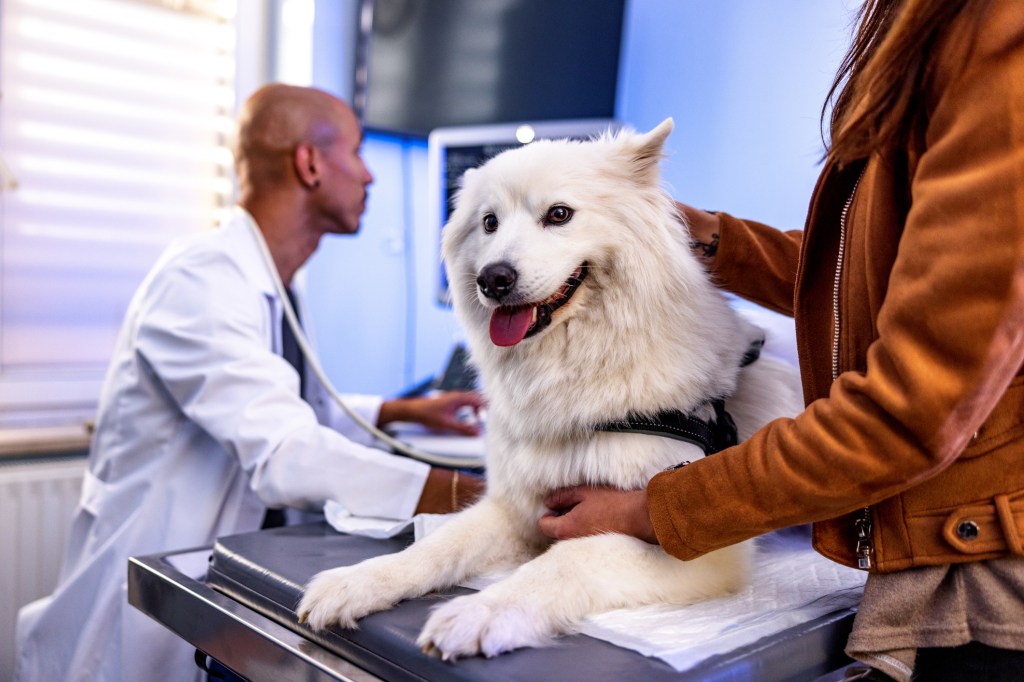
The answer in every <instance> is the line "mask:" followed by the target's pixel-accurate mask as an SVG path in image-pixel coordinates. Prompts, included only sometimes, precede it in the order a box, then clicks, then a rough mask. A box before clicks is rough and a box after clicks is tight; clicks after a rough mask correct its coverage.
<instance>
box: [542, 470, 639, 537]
mask: <svg viewBox="0 0 1024 682" xmlns="http://www.w3.org/2000/svg"><path fill="white" fill-rule="evenodd" d="M544 506H546V507H547V508H548V510H549V511H548V512H547V513H546V514H544V516H542V517H541V518H540V520H539V521H538V522H537V528H538V530H540V532H541V533H543V534H544V535H546V536H548V537H549V538H553V539H555V540H566V539H569V538H578V537H582V536H585V535H597V534H600V533H623V534H625V535H632V536H633V537H635V538H639V539H641V540H643V541H644V542H649V543H651V544H652V545H656V544H658V536H657V535H655V533H654V525H653V524H652V523H651V517H650V514H649V513H648V511H647V491H646V490H620V489H618V488H611V487H606V486H589V485H581V486H575V487H573V488H560V489H558V490H555V491H554V492H552V493H550V494H548V496H547V497H545V498H544Z"/></svg>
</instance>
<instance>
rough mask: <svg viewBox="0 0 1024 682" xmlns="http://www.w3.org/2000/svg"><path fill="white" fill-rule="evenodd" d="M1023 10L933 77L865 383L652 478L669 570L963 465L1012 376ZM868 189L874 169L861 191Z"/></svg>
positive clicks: (1019, 243)
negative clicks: (671, 558)
mask: <svg viewBox="0 0 1024 682" xmlns="http://www.w3.org/2000/svg"><path fill="white" fill-rule="evenodd" d="M1019 9H1020V8H1019V4H1018V3H1015V2H1009V1H1006V2H999V1H998V0H997V2H994V3H992V5H991V10H990V12H989V14H988V15H987V17H986V19H985V21H984V23H983V26H982V27H981V30H980V32H979V36H981V37H980V38H979V41H978V45H977V46H976V49H975V50H974V51H973V52H971V53H970V58H969V59H968V58H967V57H966V55H965V54H963V53H961V54H959V56H958V55H957V54H956V53H955V52H954V53H953V54H952V55H945V56H946V57H947V58H948V59H947V61H945V62H943V63H945V64H954V63H957V62H959V63H958V64H956V66H957V68H956V69H945V70H942V71H940V72H939V73H940V79H939V80H938V81H937V85H936V87H935V90H934V92H932V93H931V94H932V95H933V98H932V100H931V102H932V105H933V107H932V109H931V111H930V118H929V126H928V130H927V133H926V139H925V148H924V151H923V153H922V155H921V157H920V159H919V161H918V164H917V167H916V172H915V174H914V177H913V178H912V186H911V190H912V196H913V204H912V206H911V208H910V211H909V214H908V216H907V219H906V222H905V225H903V226H902V236H901V238H900V245H899V252H898V255H897V257H896V260H895V263H894V266H893V269H892V271H891V275H890V279H889V282H888V290H887V293H886V296H885V300H884V302H883V303H882V304H881V307H880V309H879V314H878V318H877V320H876V321H875V322H876V325H877V338H876V340H875V341H874V342H873V343H872V344H871V345H870V347H869V348H868V352H867V358H866V363H865V368H866V369H865V370H864V371H863V372H852V371H851V372H845V373H843V374H841V375H840V377H839V379H838V380H837V381H836V382H834V383H833V385H832V387H831V390H830V393H829V395H828V396H827V397H825V398H822V399H819V400H816V401H814V402H813V403H811V404H810V405H809V406H808V408H807V409H806V411H804V412H803V413H801V414H800V415H799V416H797V417H796V418H795V419H783V420H777V421H775V422H772V423H770V424H769V425H767V426H766V427H764V428H763V429H761V430H760V431H758V432H757V433H756V434H755V435H754V436H753V437H751V438H750V439H748V440H747V441H745V442H744V443H741V444H740V445H738V446H736V447H734V448H732V449H730V450H726V451H724V452H722V453H720V454H718V455H715V456H713V457H708V458H705V459H703V460H700V461H698V462H696V463H694V464H691V465H689V466H686V467H684V468H682V469H679V470H677V471H673V472H665V473H662V474H659V475H657V476H656V477H655V478H654V479H652V481H651V483H650V484H649V486H648V502H649V506H650V511H651V517H652V520H653V522H654V526H655V529H656V532H657V535H658V538H659V540H660V541H661V543H662V545H663V546H664V547H665V548H666V550H667V551H669V552H670V553H672V554H673V555H675V556H678V557H680V558H683V559H688V558H694V557H696V556H699V555H701V554H703V553H706V552H708V551H711V550H714V549H717V548H720V547H723V546H726V545H729V544H733V543H735V542H738V541H741V540H744V539H747V538H750V537H753V536H756V535H759V534H761V533H764V532H767V531H769V530H773V529H775V528H780V527H783V526H786V525H791V524H796V523H805V522H808V521H817V520H822V519H827V518H834V517H837V516H840V515H842V514H845V513H848V512H851V511H854V510H856V509H858V508H860V507H862V506H864V505H869V504H874V503H876V502H878V501H880V500H882V499H885V498H887V497H890V496H892V495H894V494H896V493H898V492H900V491H903V490H906V489H908V488H910V487H912V486H915V485H916V484H918V483H920V482H922V481H925V480H927V479H928V478H930V477H932V476H935V475H936V474H938V473H939V472H941V471H942V470H943V469H945V468H946V467H947V466H949V465H950V464H951V463H952V462H953V461H955V459H956V458H957V457H958V456H959V454H960V453H961V452H962V451H963V449H964V447H965V446H966V444H967V443H968V442H969V439H970V437H971V435H972V433H973V432H974V431H975V430H976V429H978V428H979V426H980V425H981V424H982V423H983V422H984V420H985V419H986V417H987V416H988V414H989V413H990V412H991V411H992V409H993V408H994V406H995V405H996V404H997V402H998V401H999V399H1000V397H1001V396H1002V395H1003V394H1004V392H1005V391H1006V389H1007V387H1008V386H1009V384H1010V382H1011V381H1012V380H1013V379H1014V377H1015V375H1016V374H1017V373H1018V371H1019V368H1020V367H1021V365H1022V363H1024V87H1022V83H1024V80H1022V79H1024V15H1021V14H1020V12H1019ZM951 73H955V74H956V77H955V78H953V77H952V76H949V74H951ZM943 76H945V80H942V77H943ZM870 174H871V165H870V164H869V166H868V170H867V174H866V175H865V178H864V184H870V179H871V178H870ZM864 184H862V187H863V186H864ZM857 209H858V206H857V202H856V200H855V203H854V207H853V211H854V212H856V211H857ZM862 210H867V207H863V209H862ZM898 227H899V226H894V228H893V229H897V228H898ZM723 245H724V236H723ZM825 342H826V343H827V341H825Z"/></svg>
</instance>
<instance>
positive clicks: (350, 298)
mask: <svg viewBox="0 0 1024 682" xmlns="http://www.w3.org/2000/svg"><path fill="white" fill-rule="evenodd" d="M484 1H486V0H484ZM854 7H855V4H854V3H852V2H845V1H843V0H776V1H774V2H765V1H764V0H716V1H715V2H699V1H697V0H630V2H629V5H628V9H627V17H626V19H627V21H626V26H625V33H624V43H623V59H622V69H621V74H620V98H619V105H618V108H617V113H618V118H619V119H620V120H621V121H623V122H625V123H627V124H629V125H632V126H634V127H636V128H638V129H647V128H650V127H653V126H655V125H657V124H658V123H659V122H660V121H661V120H662V119H664V118H666V117H668V116H671V117H673V118H674V119H675V123H676V129H675V132H674V133H673V135H672V137H671V138H670V140H669V143H668V152H669V154H670V157H669V158H668V159H667V160H666V161H665V164H664V166H663V168H664V175H665V180H666V183H667V185H668V186H669V187H670V188H671V190H672V192H673V194H674V195H675V196H676V197H677V198H679V199H680V200H681V201H685V202H687V203H692V204H694V205H697V206H701V207H705V208H709V209H719V210H728V211H729V212H731V213H734V214H736V215H740V216H744V217H750V218H756V219H758V220H762V221H764V222H767V223H769V224H772V225H775V226H776V227H779V228H785V229H789V228H799V227H801V226H802V225H803V219H804V215H805V213H806V208H807V201H808V199H809V197H810V192H811V189H812V187H813V184H814V180H815V178H816V177H817V173H818V170H819V160H820V157H821V154H822V151H823V149H822V143H821V135H820V129H819V113H820V110H821V104H822V101H823V99H824V96H825V93H826V92H827V90H828V86H829V84H830V82H831V78H832V75H833V74H834V72H835V69H836V67H837V65H838V63H839V61H840V59H841V58H842V54H843V51H844V50H845V48H846V45H847V41H848V39H849V27H850V22H851V21H852V14H851V12H852V8H854ZM333 20H335V19H334V18H332V21H333ZM337 49H338V46H337V44H336V43H335V44H334V45H333V47H332V44H331V42H330V41H325V42H324V47H323V49H321V48H320V46H319V45H318V46H317V54H316V57H315V63H320V62H324V61H329V60H330V59H334V58H335V55H332V50H334V51H335V52H336V51H337ZM337 73H338V72H337V70H335V71H334V72H333V75H332V72H331V71H330V70H329V69H328V70H322V69H321V70H318V71H316V76H315V77H316V78H317V85H319V86H321V87H324V88H326V89H329V90H332V91H334V92H338V93H339V94H345V93H347V89H348V85H347V83H338V82H336V80H334V79H337V78H339V77H340V76H338V75H336V74H337ZM364 152H365V156H366V159H367V162H368V163H369V165H370V168H371V170H372V171H373V173H374V174H375V176H376V182H375V184H374V185H373V186H372V187H371V188H370V202H369V208H368V211H367V214H366V215H365V217H364V220H363V229H362V231H361V232H360V234H359V235H358V236H357V237H328V238H326V239H325V240H324V242H323V244H322V246H321V250H320V252H319V253H318V254H317V255H316V256H315V257H314V259H313V261H312V262H311V263H310V267H309V288H310V290H311V292H312V293H311V300H310V305H311V312H312V316H313V319H314V320H315V325H316V328H315V332H316V339H317V343H318V346H319V349H320V353H321V356H322V360H323V364H324V367H325V369H326V370H327V372H328V374H329V375H330V376H331V378H332V379H333V380H334V381H335V383H336V384H337V385H338V386H339V388H341V389H342V390H344V391H349V392H367V393H382V394H394V393H396V392H398V391H400V390H401V389H402V388H404V387H406V386H408V385H410V384H412V383H414V382H416V381H418V380H420V379H422V378H424V377H426V376H429V375H431V374H433V373H435V372H436V371H438V370H439V369H440V368H441V367H442V366H443V363H444V360H445V358H446V356H447V353H448V351H449V349H450V348H451V345H452V343H453V342H454V341H456V340H457V339H458V338H459V331H458V327H457V325H456V323H455V322H454V319H453V317H452V315H451V313H450V312H449V311H447V310H444V309H442V308H439V307H438V306H437V305H436V304H435V303H434V296H435V277H436V272H437V238H438V235H437V233H436V231H435V230H434V228H433V227H432V226H431V225H429V224H428V220H427V219H428V216H427V208H426V196H427V194H426V182H427V178H426V145H425V143H423V142H418V141H412V142H410V141H407V140H402V139H398V138H388V137H377V136H370V137H368V138H367V140H366V142H365V144H364ZM754 314H758V315H759V314H760V313H759V312H758V311H754ZM764 323H765V324H768V325H776V324H778V320H774V319H771V318H764ZM782 329H783V332H784V331H785V324H783V325H782Z"/></svg>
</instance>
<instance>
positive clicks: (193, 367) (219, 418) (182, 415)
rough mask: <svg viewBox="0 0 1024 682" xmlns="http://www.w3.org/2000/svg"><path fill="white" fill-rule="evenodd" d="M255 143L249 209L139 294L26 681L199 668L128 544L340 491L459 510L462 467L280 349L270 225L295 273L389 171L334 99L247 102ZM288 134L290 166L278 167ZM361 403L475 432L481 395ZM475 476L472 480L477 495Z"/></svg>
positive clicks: (215, 532) (166, 542) (246, 138)
mask: <svg viewBox="0 0 1024 682" xmlns="http://www.w3.org/2000/svg"><path fill="white" fill-rule="evenodd" d="M286 112H287V114H288V116H287V117H285V113H286ZM289 126H290V128H289ZM239 138H240V144H239V149H238V154H237V156H238V161H239V176H240V181H241V187H242V196H241V199H240V202H239V203H240V207H239V208H236V209H235V210H234V212H233V213H232V215H231V216H230V218H229V219H228V220H227V221H226V222H225V224H223V225H222V226H221V227H220V228H219V229H218V230H216V231H214V232H212V233H207V234H203V235H200V236H198V237H194V238H191V239H188V240H186V241H185V242H184V243H182V244H180V245H177V246H175V247H172V248H171V249H169V250H168V251H167V253H165V254H164V255H163V256H162V258H161V259H160V261H159V262H158V263H157V265H156V266H155V267H154V269H153V270H152V272H151V273H150V274H149V276H148V277H147V278H146V280H145V281H144V282H143V284H142V286H141V287H140V289H139V291H138V292H137V293H136V295H135V297H134V299H133V300H132V303H131V305H130V307H129V310H128V313H127V317H126V320H125V324H124V327H123V329H122V332H121V336H120V339H119V340H118V343H117V348H116V351H115V355H114V358H113V362H112V364H111V367H110V370H109V372H108V376H107V380H106V382H105V387H104V391H103V394H102V396H101V401H100V409H99V416H98V420H97V428H96V434H95V439H94V443H93V448H92V452H91V455H90V461H89V470H88V472H87V473H86V476H85V482H84V488H83V492H82V497H81V502H80V505H79V508H78V509H77V511H76V513H75V516H74V520H73V525H72V529H71V533H70V537H71V540H70V546H69V548H68V552H67V556H66V559H65V564H64V566H63V567H62V570H61V575H60V580H59V585H58V587H57V589H56V591H55V592H54V594H53V595H52V596H51V597H48V598H46V599H44V600H40V601H39V602H36V603H34V604H31V605H29V606H28V607H26V608H25V609H23V611H22V613H21V614H19V628H18V641H19V653H18V656H19V661H18V679H20V680H48V681H52V680H62V679H72V680H111V681H113V680H121V679H134V680H144V679H156V677H155V676H159V678H160V679H162V680H171V679H183V680H184V679H195V678H196V677H197V675H198V674H199V672H198V669H197V668H196V667H195V666H194V664H193V662H192V654H193V650H192V648H191V647H189V646H188V645H187V644H186V643H185V642H184V641H182V640H180V639H178V638H177V637H176V636H175V635H174V634H172V633H170V632H169V631H167V630H166V629H164V628H163V627H162V626H160V625H159V624H157V623H155V622H153V621H151V620H150V619H149V618H147V617H146V616H144V615H143V614H142V613H141V612H139V611H136V610H135V609H134V608H133V607H131V606H130V605H129V604H128V602H127V593H126V571H127V558H128V557H129V556H133V555H145V554H151V553H156V552H159V551H164V550H170V549H179V548H188V547H201V546H207V545H210V544H211V543H212V542H213V540H214V539H215V538H217V537H218V536H222V535H226V534H231V533H238V532H244V531H251V530H256V529H258V528H259V527H260V523H261V520H262V519H263V517H264V514H265V512H266V509H267V508H268V507H281V506H288V507H296V508H300V509H308V510H318V509H320V508H322V505H323V503H324V502H325V501H326V500H328V499H333V500H337V501H339V502H341V503H342V504H343V505H344V506H346V507H347V508H348V509H349V510H350V511H352V512H353V513H355V514H359V515H366V516H381V517H389V518H408V517H410V516H411V515H412V514H413V513H414V512H415V511H435V512H443V511H450V510H451V509H450V505H451V500H452V497H451V490H452V488H451V483H452V482H451V478H450V477H451V474H449V473H448V472H444V471H438V470H433V469H431V468H430V467H429V466H427V465H426V464H423V463H420V462H416V461H414V460H411V459H405V458H400V457H395V456H391V455H388V454H385V453H384V452H382V451H380V450H377V449H372V448H369V447H367V444H368V442H369V440H370V439H369V436H368V435H366V434H365V433H363V432H362V430H361V429H359V428H358V427H357V426H356V425H355V424H354V423H353V422H351V421H350V420H349V419H347V418H344V417H342V415H341V413H340V410H338V409H337V408H336V407H335V405H334V404H333V402H332V401H331V400H329V399H328V398H327V397H326V396H325V391H324V389H323V386H322V385H321V384H320V383H319V382H318V381H317V379H316V377H315V376H312V372H309V373H308V374H309V375H310V376H307V377H306V384H307V385H306V387H305V396H306V399H307V400H308V401H309V402H306V401H303V400H302V399H301V398H300V397H299V395H298V392H299V386H300V380H299V375H298V373H297V372H296V371H295V369H294V368H293V367H292V365H291V364H289V363H288V362H287V361H286V360H285V359H284V358H282V357H281V355H280V353H281V331H280V330H281V318H282V303H281V301H280V300H279V298H278V297H277V295H276V294H275V289H274V286H273V282H272V279H271V276H270V272H269V270H268V267H267V265H266V263H265V262H264V260H263V258H262V257H261V254H260V251H259V250H258V245H257V241H256V237H255V234H254V230H255V229H257V220H258V221H259V222H260V228H262V233H263V234H264V235H265V236H266V241H267V243H268V246H269V247H270V250H271V253H272V255H273V258H274V262H275V264H276V265H277V268H278V271H279V272H280V274H281V277H282V280H283V281H284V282H286V283H288V282H291V281H292V278H293V275H294V274H295V272H296V270H297V269H298V268H299V267H300V266H301V265H302V264H303V263H304V262H305V261H306V259H308V257H309V255H311V254H312V252H313V251H314V250H315V248H316V246H317V243H318V241H319V237H320V236H322V234H325V233H327V232H339V233H354V232H355V231H356V230H357V229H358V224H359V223H358V221H359V216H360V215H361V213H362V211H363V209H364V207H365V196H366V186H367V185H369V184H370V182H371V181H372V176H371V175H370V174H369V172H368V171H367V169H366V167H365V165H363V162H362V160H361V158H360V157H359V144H360V140H361V136H360V134H359V130H358V123H357V122H356V119H355V117H354V115H353V114H352V113H351V110H350V109H349V108H348V107H347V106H346V105H345V104H343V103H342V102H340V101H338V100H336V99H335V98H333V97H331V96H330V95H327V94H326V93H322V92H319V91H314V90H309V89H305V88H290V87H286V86H267V87H266V88H263V89H262V90H261V91H259V92H258V93H257V94H256V95H254V96H253V98H252V99H251V100H250V102H249V103H248V104H247V108H246V110H245V112H244V113H243V117H242V127H241V128H240V134H239ZM289 138H293V139H289ZM282 145H283V148H284V149H285V150H286V151H290V153H291V155H292V156H293V157H294V158H293V159H292V162H291V163H285V164H284V165H282V163H281V161H280V159H279V158H278V160H273V163H271V161H268V160H267V159H271V157H273V154H272V152H273V151H275V150H277V149H280V148H281V147H282ZM291 150H294V151H291ZM264 157H266V158H264ZM285 158H286V159H287V155H285ZM271 160H272V159H271ZM296 163H301V164H302V168H301V170H300V171H296V170H295V165H296ZM254 190H258V191H256V192H255V193H254ZM243 207H244V208H243ZM246 209H248V210H246ZM254 216H259V217H258V218H254ZM349 400H350V405H351V406H352V407H354V408H355V409H357V410H358V411H359V413H360V414H361V415H363V416H364V417H365V418H366V419H367V420H368V421H370V422H380V423H383V422H386V421H390V420H393V419H413V420H417V421H421V422H423V423H426V424H428V425H430V426H435V427H448V428H453V429H457V430H462V431H470V430H472V429H466V428H464V427H462V426H461V425H460V424H459V423H458V422H457V421H456V420H455V412H456V410H458V409H459V408H461V407H463V406H465V405H467V404H468V405H472V406H477V405H478V398H477V397H476V396H473V395H467V394H447V395H445V396H442V397H440V398H438V399H434V400H423V399H421V400H406V401H401V400H399V401H382V400H381V399H380V398H376V397H369V396H351V397H350V399H349ZM323 425H329V426H330V427H333V428H326V427H325V426H323ZM476 484H477V482H475V481H473V480H471V479H468V478H466V477H463V484H462V485H463V486H464V489H460V490H459V491H458V492H459V496H460V499H462V500H464V501H467V502H468V501H469V500H470V499H472V498H473V497H475V494H476V492H479V491H478V490H476V491H473V490H470V489H468V488H473V487H476ZM200 570H201V569H200Z"/></svg>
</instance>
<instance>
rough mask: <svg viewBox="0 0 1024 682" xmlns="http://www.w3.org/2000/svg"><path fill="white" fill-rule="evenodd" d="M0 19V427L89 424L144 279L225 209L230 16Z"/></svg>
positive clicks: (224, 4)
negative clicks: (168, 250)
mask: <svg viewBox="0 0 1024 682" xmlns="http://www.w3.org/2000/svg"><path fill="white" fill-rule="evenodd" d="M0 11H2V16H0V31H2V35H0V46H2V47H0V94H2V97H0V157H2V159H3V166H2V168H0V172H2V173H3V176H4V177H2V178H0V186H2V188H3V189H2V191H0V427H4V426H20V425H32V426H35V425H40V424H53V423H61V422H67V421H69V420H80V419H86V418H89V417H91V416H92V413H93V411H94V410H95V406H96V402H97V399H98V396H99V389H100V384H101V381H102V377H103V374H104V372H105V369H106V366H107V363H108V362H109V360H110V357H111V352H112V349H113V347H114V342H115V339H116V335H117V332H118V329H119V327H120V324H121V321H122V318H123V316H124V313H125V310H126V309H127V306H128V303H129V300H130V298H131V296H132V294H133V293H134V290H135V289H136V287H137V286H138V284H139V283H140V282H141V281H142V278H143V277H144V275H145V273H146V272H147V270H148V269H149V268H150V266H152V264H153V263H154V262H155V260H156V258H157V256H158V255H159V253H160V252H161V251H162V250H163V248H164V247H165V246H166V245H167V244H168V243H169V242H170V241H172V240H173V239H174V238H176V237H179V236H182V235H185V234H188V233H191V232H195V231H198V230H203V229H209V228H210V227H211V226H212V225H214V224H215V223H216V221H217V219H218V218H219V217H220V213H221V212H222V211H223V210H224V209H225V208H226V207H227V206H228V205H229V203H230V201H231V197H232V194H233V186H232V174H231V154H230V150H229V149H228V146H227V145H228V136H229V133H230V130H231V126H232V119H233V111H234V107H235V90H236V88H235V41H236V29H235V24H234V17H235V14H236V7H235V2H234V1H233V0H231V1H223V0H205V1H203V0H177V1H171V0H167V1H165V2H159V1H157V0H150V1H148V2H147V1H145V0H75V2H63V1H58V0H0Z"/></svg>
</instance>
